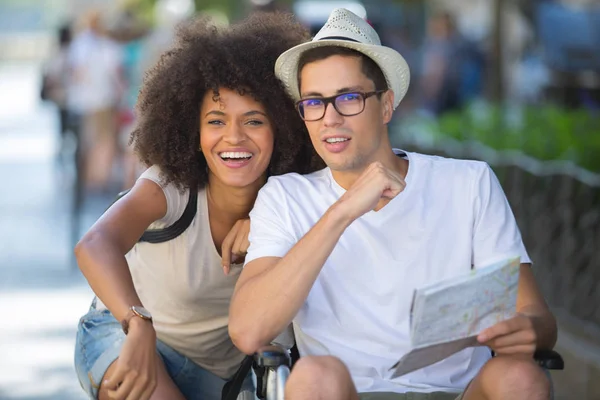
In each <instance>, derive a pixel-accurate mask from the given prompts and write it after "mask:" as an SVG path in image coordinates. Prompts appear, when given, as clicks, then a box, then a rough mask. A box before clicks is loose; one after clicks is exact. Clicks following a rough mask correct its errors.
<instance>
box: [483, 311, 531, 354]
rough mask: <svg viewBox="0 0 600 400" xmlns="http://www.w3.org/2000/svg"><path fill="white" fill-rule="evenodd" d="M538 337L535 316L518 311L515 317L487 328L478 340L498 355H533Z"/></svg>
mask: <svg viewBox="0 0 600 400" xmlns="http://www.w3.org/2000/svg"><path fill="white" fill-rule="evenodd" d="M537 338H538V335H537V333H536V331H535V326H534V321H533V318H532V317H529V316H527V315H524V314H519V313H517V315H516V316H514V317H513V318H510V319H507V320H506V321H502V322H499V323H497V324H496V325H494V326H492V327H490V328H488V329H485V330H484V331H483V332H481V333H480V334H479V336H477V341H479V343H481V344H483V345H485V346H488V347H490V348H491V349H492V350H494V352H495V353H496V354H498V355H509V354H522V355H530V356H532V357H533V353H534V352H535V350H536V348H537Z"/></svg>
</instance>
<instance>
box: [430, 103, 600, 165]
mask: <svg viewBox="0 0 600 400" xmlns="http://www.w3.org/2000/svg"><path fill="white" fill-rule="evenodd" d="M424 126H426V128H427V131H428V132H429V134H431V135H432V137H433V140H435V139H436V138H443V137H451V138H453V139H457V140H461V141H462V140H475V141H478V142H481V143H483V144H485V145H486V146H489V147H492V148H494V149H498V150H509V149H510V150H520V151H522V152H524V153H525V154H527V155H529V156H531V157H534V158H537V159H540V160H571V161H573V162H574V163H576V164H578V165H579V166H581V167H583V168H586V169H588V170H591V171H594V172H600V115H598V114H592V113H590V112H587V111H585V110H582V109H577V110H565V109H561V108H558V107H556V106H551V105H545V106H539V107H525V108H507V109H501V108H499V107H487V106H481V105H479V106H471V107H469V108H467V109H465V110H463V111H455V112H449V113H446V114H444V115H442V116H440V117H439V118H437V119H435V120H430V121H427V122H426V123H425V124H424Z"/></svg>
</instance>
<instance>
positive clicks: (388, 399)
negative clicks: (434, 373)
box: [358, 392, 462, 400]
mask: <svg viewBox="0 0 600 400" xmlns="http://www.w3.org/2000/svg"><path fill="white" fill-rule="evenodd" d="M358 397H359V399H360V400H460V399H461V398H462V394H458V393H447V392H433V393H417V392H409V393H391V392H370V393H359V394H358Z"/></svg>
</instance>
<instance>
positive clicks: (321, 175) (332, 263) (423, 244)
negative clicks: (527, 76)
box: [246, 149, 530, 393]
mask: <svg viewBox="0 0 600 400" xmlns="http://www.w3.org/2000/svg"><path fill="white" fill-rule="evenodd" d="M394 151H395V152H396V153H397V154H405V157H407V158H408V161H409V169H408V174H407V176H406V188H405V190H404V191H403V192H402V193H400V194H399V195H398V196H396V197H395V198H394V199H393V200H391V201H390V202H389V203H388V204H387V205H386V206H385V207H383V208H382V209H381V210H379V211H377V212H375V211H370V212H368V213H366V214H365V215H363V216H362V217H361V218H359V219H357V220H356V221H354V222H353V223H352V224H351V225H350V226H349V227H348V228H347V229H346V231H345V232H344V233H343V235H342V236H341V238H340V240H339V242H338V244H337V245H336V246H335V248H334V250H333V252H332V253H331V255H330V256H329V258H328V259H327V261H326V262H325V265H324V266H323V269H322V270H321V272H320V274H319V276H318V278H317V280H316V281H315V284H314V285H313V287H312V289H311V291H310V293H309V295H308V298H307V299H306V301H305V303H304V305H303V306H302V308H301V309H300V311H299V312H298V314H297V315H296V317H295V318H294V320H293V327H294V331H295V335H296V343H297V345H298V349H299V351H300V355H301V356H305V355H333V356H336V357H339V358H340V359H341V360H342V361H343V362H344V363H345V364H346V365H347V367H348V368H349V370H350V373H351V375H352V378H353V380H354V383H355V385H356V387H357V389H358V391H359V392H369V391H390V392H398V393H402V392H409V391H418V392H432V391H449V392H459V391H461V390H463V389H464V388H465V387H466V385H467V383H468V382H469V381H470V380H471V379H473V378H474V376H475V375H476V374H477V372H478V371H479V369H480V368H481V367H482V366H483V364H484V363H485V362H486V361H487V360H488V359H489V358H490V350H489V349H488V348H487V347H477V348H469V349H466V350H463V351H461V352H459V353H456V354H454V355H452V356H450V357H448V358H447V359H445V360H442V361H440V362H439V363H436V364H433V365H431V366H429V367H426V368H423V369H420V370H417V371H414V372H412V373H410V374H407V375H404V376H402V377H399V378H396V379H391V378H390V377H391V374H392V373H391V371H390V370H389V369H390V368H391V367H392V366H393V365H394V364H395V363H396V362H397V361H398V360H399V359H400V358H401V357H402V355H404V354H405V353H407V352H408V351H409V347H410V338H409V312H410V310H409V309H410V304H411V300H412V295H413V290H414V289H415V288H417V287H420V286H422V285H425V284H428V283H432V282H434V281H438V280H442V279H446V278H452V277H454V276H457V275H461V274H464V273H467V272H468V271H470V269H471V268H472V266H473V267H474V268H477V267H482V266H487V265H489V264H491V263H494V262H496V261H500V260H502V259H505V258H506V257H510V256H511V255H514V254H520V255H521V262H522V263H529V262H530V259H529V256H528V255H527V252H526V250H525V247H524V245H523V242H522V240H521V234H520V232H519V229H518V227H517V224H516V222H515V218H514V216H513V214H512V211H511V209H510V206H509V204H508V201H507V199H506V197H505V195H504V192H503V191H502V188H501V186H500V184H499V182H498V180H497V178H496V176H495V175H494V173H493V171H492V170H491V169H490V168H489V166H488V165H487V164H486V163H484V162H480V161H464V160H454V159H447V158H442V157H436V156H428V155H422V154H417V153H408V152H403V151H401V150H397V149H395V150H394ZM344 192H345V190H344V189H343V188H342V187H341V186H339V185H338V184H337V183H336V182H335V180H334V179H333V177H332V175H331V171H330V169H329V168H325V169H323V170H321V171H318V172H315V173H312V174H310V175H298V174H287V175H283V176H276V177H271V178H269V181H268V182H267V184H266V185H265V186H264V187H263V188H262V189H261V190H260V192H259V195H258V198H257V200H256V203H255V206H254V209H253V210H252V212H251V214H250V218H251V229H250V242H251V245H250V248H249V251H248V254H247V256H246V263H248V262H250V261H252V260H255V259H258V258H261V257H273V256H274V257H283V256H284V255H285V254H286V253H287V252H288V251H289V250H290V249H291V248H292V247H293V246H294V245H295V244H296V242H298V240H299V239H300V238H302V237H303V236H304V235H305V234H306V233H307V232H308V230H309V229H310V228H311V227H312V226H313V225H314V224H315V223H316V222H317V221H318V220H319V219H320V218H321V216H322V215H323V214H324V213H325V211H326V210H327V209H328V208H329V207H330V206H331V205H332V204H333V203H335V202H336V200H338V199H339V198H340V196H342V195H343V194H344ZM281 285H286V282H281Z"/></svg>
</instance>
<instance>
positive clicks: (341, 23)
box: [275, 8, 410, 109]
mask: <svg viewBox="0 0 600 400" xmlns="http://www.w3.org/2000/svg"><path fill="white" fill-rule="evenodd" d="M322 46H338V47H346V48H349V49H353V50H356V51H358V52H360V53H362V54H364V55H366V56H367V57H369V58H371V59H372V60H373V61H375V63H376V64H377V65H378V66H379V68H381V71H382V72H383V75H384V76H385V79H386V81H387V84H388V88H389V89H391V90H392V91H393V92H394V109H395V108H396V107H398V104H399V103H400V100H402V98H403V97H404V95H406V91H407V90H408V83H409V81H410V71H409V69H408V64H406V61H405V60H404V58H403V57H402V56H401V55H400V53H398V52H397V51H396V50H394V49H392V48H389V47H386V46H382V45H381V41H380V39H379V35H377V32H375V29H373V27H372V26H371V25H369V23H368V22H367V21H365V20H364V19H362V18H360V17H359V16H357V15H356V14H354V13H352V12H350V11H348V10H346V9H345V8H336V9H335V10H333V11H332V12H331V14H330V15H329V18H328V19H327V22H326V23H325V25H324V26H323V28H321V30H320V31H319V32H318V33H317V34H316V35H315V37H314V38H313V40H312V41H310V42H307V43H302V44H299V45H297V46H295V47H292V48H291V49H289V50H287V51H286V52H285V53H283V54H281V55H280V56H279V58H278V59H277V62H276V63H275V75H276V76H277V77H278V78H279V80H281V81H282V82H283V84H284V86H285V88H286V90H287V91H288V93H289V95H290V96H291V97H292V98H293V99H294V101H298V100H300V90H299V88H298V60H299V59H300V56H301V55H302V53H304V52H305V51H307V50H310V49H314V48H315V47H322ZM377 89H379V88H377Z"/></svg>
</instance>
